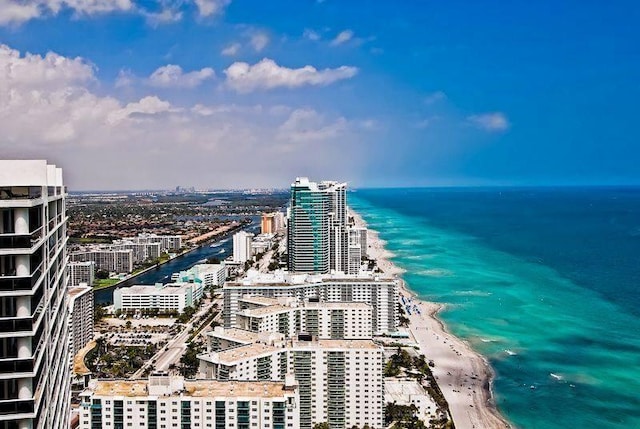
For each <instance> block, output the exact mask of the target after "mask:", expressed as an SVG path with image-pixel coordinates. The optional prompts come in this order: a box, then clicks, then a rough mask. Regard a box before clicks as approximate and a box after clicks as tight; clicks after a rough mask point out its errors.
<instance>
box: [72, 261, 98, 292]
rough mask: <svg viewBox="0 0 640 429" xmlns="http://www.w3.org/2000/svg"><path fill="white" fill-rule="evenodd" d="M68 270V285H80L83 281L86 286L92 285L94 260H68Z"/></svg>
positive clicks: (94, 267) (94, 271)
mask: <svg viewBox="0 0 640 429" xmlns="http://www.w3.org/2000/svg"><path fill="white" fill-rule="evenodd" d="M67 269H68V270H69V286H70V287H73V286H80V283H85V284H86V285H87V286H90V287H91V286H93V283H94V281H95V273H96V263H95V262H94V261H87V262H75V261H70V262H69V263H68V264H67Z"/></svg>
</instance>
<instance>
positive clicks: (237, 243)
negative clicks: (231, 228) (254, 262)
mask: <svg viewBox="0 0 640 429" xmlns="http://www.w3.org/2000/svg"><path fill="white" fill-rule="evenodd" d="M252 238H253V234H251V233H249V232H246V231H240V232H238V233H236V234H234V235H233V261H234V262H240V263H245V262H246V261H248V260H250V259H251V257H252V253H251V240H252Z"/></svg>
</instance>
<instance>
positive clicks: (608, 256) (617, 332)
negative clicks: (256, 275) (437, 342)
mask: <svg viewBox="0 0 640 429" xmlns="http://www.w3.org/2000/svg"><path fill="white" fill-rule="evenodd" d="M348 198H349V205H350V206H351V207H352V208H353V209H354V210H356V211H357V212H359V213H360V214H361V215H362V216H363V218H364V219H365V221H366V222H367V223H368V224H369V227H370V228H372V229H375V230H377V231H379V233H380V236H381V238H382V239H383V240H385V241H387V245H386V247H387V249H388V250H390V251H391V252H393V253H394V254H395V256H394V257H393V258H392V260H393V262H394V263H396V264H397V265H398V266H400V267H401V268H404V269H405V270H407V272H406V273H405V274H404V279H405V280H406V281H407V284H408V286H409V288H410V289H412V290H413V291H414V292H416V293H418V294H419V295H420V296H421V297H422V298H425V299H427V300H431V301H436V302H440V303H444V304H446V310H445V311H444V312H442V313H441V314H440V318H441V319H442V320H443V321H444V322H445V323H446V324H447V326H448V329H449V330H450V331H451V332H452V333H453V334H455V335H457V336H459V337H461V338H463V339H465V340H466V341H468V342H469V343H470V344H471V345H472V346H473V347H474V348H475V349H476V350H477V351H478V352H480V353H481V354H482V355H484V356H485V357H486V358H487V359H488V360H489V362H490V364H491V366H492V367H493V369H494V370H495V372H496V378H495V381H494V397H495V400H496V404H497V406H498V409H499V410H500V411H501V412H502V414H503V415H504V416H505V417H506V418H507V419H508V420H509V421H511V422H512V423H513V424H514V425H515V426H516V427H520V428H536V429H538V428H539V429H560V428H563V429H564V428H567V427H575V428H599V429H608V428H640V188H448V189H442V188H440V189H435V188H433V189H430V188H421V189H379V190H373V189H371V190H370V189H364V190H357V192H352V193H350V194H349V197H348Z"/></svg>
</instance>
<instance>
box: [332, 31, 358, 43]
mask: <svg viewBox="0 0 640 429" xmlns="http://www.w3.org/2000/svg"><path fill="white" fill-rule="evenodd" d="M353 34H354V33H353V31H352V30H344V31H341V32H340V33H338V35H337V36H336V38H335V39H333V40H332V41H331V43H329V44H330V45H331V46H338V45H342V44H343V43H347V42H348V41H349V40H351V39H352V38H353Z"/></svg>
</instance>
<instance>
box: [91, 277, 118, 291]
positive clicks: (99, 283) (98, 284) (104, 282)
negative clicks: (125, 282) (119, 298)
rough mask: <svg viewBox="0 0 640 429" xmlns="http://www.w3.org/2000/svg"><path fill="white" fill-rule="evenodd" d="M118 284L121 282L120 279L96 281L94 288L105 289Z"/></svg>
mask: <svg viewBox="0 0 640 429" xmlns="http://www.w3.org/2000/svg"><path fill="white" fill-rule="evenodd" d="M118 282H120V280H119V279H96V281H95V282H94V283H93V288H94V289H102V288H105V287H109V286H113V285H114V284H116V283H118Z"/></svg>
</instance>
